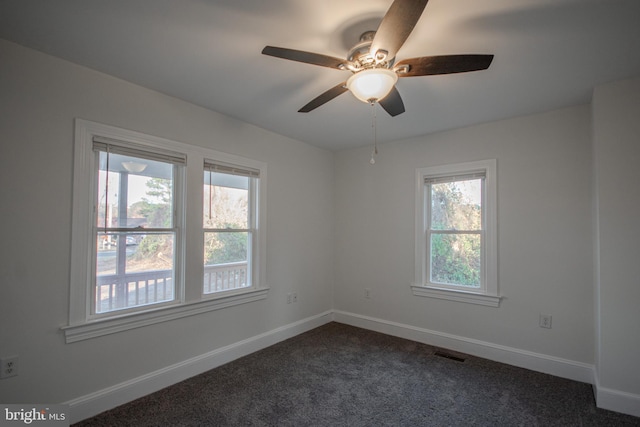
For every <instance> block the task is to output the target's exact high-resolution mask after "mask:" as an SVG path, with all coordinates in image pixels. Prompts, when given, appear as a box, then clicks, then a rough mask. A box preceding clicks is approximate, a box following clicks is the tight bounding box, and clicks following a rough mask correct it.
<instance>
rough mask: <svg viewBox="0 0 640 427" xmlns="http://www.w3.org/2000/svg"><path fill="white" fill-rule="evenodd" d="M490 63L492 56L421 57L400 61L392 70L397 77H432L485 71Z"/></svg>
mask: <svg viewBox="0 0 640 427" xmlns="http://www.w3.org/2000/svg"><path fill="white" fill-rule="evenodd" d="M491 61H493V55H442V56H423V57H421V58H411V59H405V60H403V61H400V62H398V63H397V64H396V65H395V67H393V69H394V70H395V71H396V73H397V74H398V77H413V76H433V75H437V74H452V73H466V72H468V71H479V70H486V69H487V68H489V65H491ZM405 70H406V71H405Z"/></svg>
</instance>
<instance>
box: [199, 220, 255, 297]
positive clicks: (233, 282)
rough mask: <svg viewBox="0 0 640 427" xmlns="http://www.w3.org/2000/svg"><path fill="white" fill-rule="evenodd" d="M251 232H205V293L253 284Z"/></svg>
mask: <svg viewBox="0 0 640 427" xmlns="http://www.w3.org/2000/svg"><path fill="white" fill-rule="evenodd" d="M249 239H250V233H247V232H207V233H205V234H204V292H205V293H212V292H217V291H222V290H228V289H238V288H243V287H247V286H249V282H248V274H247V260H248V254H249V252H248V247H249V246H248V245H249Z"/></svg>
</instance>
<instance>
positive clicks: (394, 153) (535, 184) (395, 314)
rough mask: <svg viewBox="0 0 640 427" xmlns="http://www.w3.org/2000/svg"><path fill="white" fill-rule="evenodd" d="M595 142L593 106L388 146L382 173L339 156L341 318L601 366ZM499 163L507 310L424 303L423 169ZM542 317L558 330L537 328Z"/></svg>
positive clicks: (363, 152) (356, 153)
mask: <svg viewBox="0 0 640 427" xmlns="http://www.w3.org/2000/svg"><path fill="white" fill-rule="evenodd" d="M425 120H428V118H425ZM590 139H591V134H590V109H589V106H587V105H585V106H577V107H573V108H568V109H563V110H558V111H552V112H548V113H545V114H539V115H534V116H528V117H521V118H516V119H510V120H504V121H499V122H494V123H488V124H483V125H478V126H473V127H469V128H463V129H458V130H454V131H450V132H446V133H439V134H434V135H428V136H422V137H417V138H412V139H408V140H403V141H397V142H394V143H390V144H384V145H383V146H381V147H380V154H379V156H378V158H377V162H376V164H375V165H374V166H372V165H370V164H369V152H370V148H362V149H354V150H349V151H343V152H339V153H337V155H336V164H335V171H336V172H335V174H336V175H335V176H336V178H335V180H336V239H337V244H336V253H335V259H336V273H335V274H336V286H335V302H334V305H335V308H336V309H337V310H340V311H344V312H346V313H350V314H354V315H356V316H367V317H370V318H374V319H383V320H384V321H385V322H393V323H396V324H400V325H403V327H404V328H405V330H407V329H411V328H418V329H420V330H427V331H433V332H435V333H433V334H430V335H429V334H427V335H428V336H430V337H431V338H439V337H440V338H441V337H442V336H447V337H451V336H453V337H455V338H459V339H460V340H461V341H465V340H466V341H467V342H474V343H478V341H479V342H480V343H482V344H486V346H485V347H492V348H493V349H496V348H502V347H508V348H509V349H513V350H514V352H512V353H520V354H522V353H523V352H530V353H535V354H536V355H544V356H543V357H544V358H546V359H547V361H552V360H554V361H558V359H561V360H562V361H568V362H569V364H573V365H574V366H581V367H586V368H588V367H589V366H592V364H593V362H594V332H593V321H594V320H593V304H594V303H593V278H592V251H591V247H592V239H591V210H590V207H591V202H590V200H591V193H590V175H591V150H590ZM491 158H495V159H497V165H498V243H499V244H498V251H499V266H498V270H499V293H500V295H502V296H504V299H503V300H502V303H501V305H500V307H499V308H491V307H484V306H478V305H470V304H467V303H460V302H453V301H445V300H439V299H431V298H425V297H418V296H413V295H412V293H411V290H410V287H409V285H410V284H411V283H412V281H413V280H414V276H413V275H414V209H415V201H414V173H415V169H416V168H421V167H426V166H434V165H442V164H450V163H458V162H467V161H473V160H482V159H491ZM364 288H371V289H372V298H371V299H365V297H364ZM540 313H547V314H551V315H552V316H553V328H552V329H542V328H540V327H539V326H538V317H539V314H540ZM352 318H353V316H352ZM427 341H428V339H427ZM530 353H526V354H527V357H528V356H531V354H530ZM507 357H509V356H507ZM585 372H586V373H587V374H588V376H589V375H590V372H591V370H590V369H587V371H584V372H583V374H584V373H585ZM584 380H587V381H589V380H590V377H588V378H585V379H584Z"/></svg>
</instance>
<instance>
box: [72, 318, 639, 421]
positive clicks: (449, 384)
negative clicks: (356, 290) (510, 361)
mask: <svg viewBox="0 0 640 427" xmlns="http://www.w3.org/2000/svg"><path fill="white" fill-rule="evenodd" d="M438 353H444V356H453V357H454V358H450V357H443V355H438ZM456 358H459V359H460V360H457V359H456ZM76 426H110V427H111V426H136V427H138V426H296V427H300V426H563V427H564V426H640V418H636V417H631V416H626V415H622V414H618V413H615V412H610V411H605V410H602V409H597V408H596V407H595V402H594V397H593V391H592V388H591V385H589V384H584V383H579V382H575V381H570V380H565V379H562V378H557V377H553V376H550V375H545V374H541V373H537V372H533V371H529V370H526V369H521V368H516V367H513V366H508V365H503V364H500V363H496V362H491V361H488V360H485V359H480V358H477V357H472V356H468V355H462V354H456V353H452V352H449V351H446V350H442V349H438V348H435V347H431V346H428V345H424V344H420V343H416V342H414V341H408V340H404V339H400V338H395V337H391V336H388V335H384V334H380V333H376V332H372V331H367V330H364V329H359V328H354V327H352V326H347V325H343V324H339V323H329V324H327V325H324V326H322V327H320V328H317V329H314V330H312V331H309V332H307V333H304V334H302V335H299V336H297V337H294V338H291V339H289V340H286V341H283V342H281V343H278V344H276V345H274V346H271V347H269V348H266V349H264V350H261V351H258V352H256V353H253V354H251V355H249V356H246V357H243V358H241V359H238V360H236V361H234V362H231V363H229V364H226V365H224V366H221V367H219V368H216V369H213V370H211V371H208V372H205V373H203V374H201V375H198V376H196V377H193V378H190V379H188V380H186V381H183V382H181V383H178V384H175V385H173V386H171V387H168V388H166V389H164V390H161V391H158V392H156V393H153V394H151V395H149V396H145V397H143V398H141V399H138V400H136V401H133V402H131V403H128V404H126V405H123V406H120V407H118V408H115V409H113V410H111V411H108V412H105V413H102V414H100V415H98V416H96V417H94V418H90V419H88V420H85V421H83V422H81V423H78V424H76Z"/></svg>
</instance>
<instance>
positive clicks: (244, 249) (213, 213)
mask: <svg viewBox="0 0 640 427" xmlns="http://www.w3.org/2000/svg"><path fill="white" fill-rule="evenodd" d="M204 168H205V171H204V188H203V204H202V205H203V212H202V222H203V232H204V251H203V252H204V277H203V293H204V294H213V293H216V292H221V291H231V290H237V289H242V288H248V287H251V286H252V282H253V262H252V247H253V242H254V235H255V232H256V230H255V228H256V227H255V218H256V216H257V215H256V214H257V212H256V210H255V209H256V195H255V193H256V189H257V180H258V176H259V173H258V172H257V171H253V170H249V169H242V168H237V167H230V166H227V165H222V164H217V163H210V162H205V167H204Z"/></svg>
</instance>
